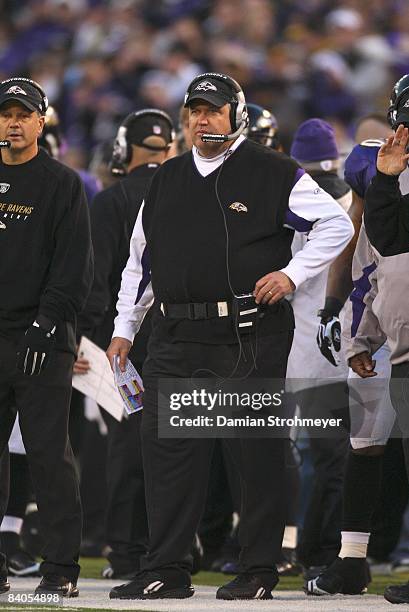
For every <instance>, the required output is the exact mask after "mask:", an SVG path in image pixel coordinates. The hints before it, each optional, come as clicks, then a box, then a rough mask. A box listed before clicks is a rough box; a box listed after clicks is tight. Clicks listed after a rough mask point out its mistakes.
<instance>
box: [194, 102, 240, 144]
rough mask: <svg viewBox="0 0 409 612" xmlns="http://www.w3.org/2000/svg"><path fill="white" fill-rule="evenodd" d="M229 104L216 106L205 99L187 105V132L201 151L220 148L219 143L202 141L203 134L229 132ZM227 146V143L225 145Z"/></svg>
mask: <svg viewBox="0 0 409 612" xmlns="http://www.w3.org/2000/svg"><path fill="white" fill-rule="evenodd" d="M229 114H230V104H225V105H224V106H221V107H218V106H213V105H212V104H210V103H209V102H206V101H205V100H194V101H193V102H192V104H191V105H190V106H189V132H190V136H191V139H192V142H193V144H194V145H195V146H196V147H197V148H198V149H199V151H200V152H201V153H202V152H204V153H206V152H209V151H213V150H217V149H220V143H204V142H203V141H202V135H203V134H230V133H231V126H230V117H229ZM227 146H228V145H227Z"/></svg>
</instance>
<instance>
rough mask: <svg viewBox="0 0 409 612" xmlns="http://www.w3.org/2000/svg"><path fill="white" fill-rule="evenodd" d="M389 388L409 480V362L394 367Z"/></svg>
mask: <svg viewBox="0 0 409 612" xmlns="http://www.w3.org/2000/svg"><path fill="white" fill-rule="evenodd" d="M389 388H390V394H391V401H392V406H393V408H394V410H395V412H396V416H397V421H398V426H399V429H400V432H401V433H402V446H403V452H404V454H405V465H406V473H407V476H408V478H409V361H404V362H403V363H399V364H397V365H393V366H392V374H391V380H390V386H389Z"/></svg>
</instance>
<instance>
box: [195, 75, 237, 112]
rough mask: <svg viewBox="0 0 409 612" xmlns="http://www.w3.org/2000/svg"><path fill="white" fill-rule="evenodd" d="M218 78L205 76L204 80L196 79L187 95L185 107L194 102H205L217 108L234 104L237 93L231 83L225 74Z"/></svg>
mask: <svg viewBox="0 0 409 612" xmlns="http://www.w3.org/2000/svg"><path fill="white" fill-rule="evenodd" d="M217 77H218V78H214V77H212V76H211V74H204V75H203V79H195V80H194V81H193V82H192V84H191V86H190V88H189V90H188V92H187V93H186V96H185V106H189V105H190V103H191V102H192V101H193V100H205V101H206V102H210V104H213V105H214V106H217V107H221V106H224V105H225V104H231V102H234V100H235V91H234V88H233V86H232V85H231V83H229V81H228V80H227V78H226V77H225V75H223V74H220V75H217ZM223 79H226V80H223Z"/></svg>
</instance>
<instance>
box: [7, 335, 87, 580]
mask: <svg viewBox="0 0 409 612" xmlns="http://www.w3.org/2000/svg"><path fill="white" fill-rule="evenodd" d="M73 360H74V357H73V355H71V354H69V353H63V352H60V351H55V353H54V354H53V356H52V360H51V361H50V363H49V365H48V367H47V369H46V370H45V371H44V372H43V373H42V374H40V375H39V376H33V377H29V376H25V375H24V374H21V373H20V372H19V371H18V370H17V369H16V367H15V363H16V348H15V345H14V344H13V343H11V342H8V341H6V340H4V339H3V338H0V364H1V367H0V455H1V454H2V453H3V451H4V449H5V447H6V445H7V443H8V440H9V437H10V433H11V430H12V427H13V424H14V420H15V417H16V414H15V408H17V410H18V413H19V420H20V428H21V433H22V437H23V441H24V446H25V448H26V451H27V457H28V461H29V465H30V471H31V476H32V480H33V486H34V491H35V495H36V499H37V505H38V509H39V515H40V521H41V530H42V532H43V534H44V537H45V545H44V549H43V551H42V556H43V557H44V561H43V563H42V564H41V572H42V574H43V575H44V574H47V573H56V574H59V575H63V576H66V577H67V578H69V579H71V580H76V579H77V577H78V574H79V569H80V568H79V565H78V563H77V561H78V555H79V547H80V540H81V504H80V497H79V489H78V482H77V476H76V473H75V469H74V463H73V454H72V450H71V446H70V443H69V439H68V416H69V406H70V398H71V382H72V366H73ZM4 506H5V502H4V500H0V509H1V510H2V514H1V516H0V519H2V518H3V514H4V510H5V508H4Z"/></svg>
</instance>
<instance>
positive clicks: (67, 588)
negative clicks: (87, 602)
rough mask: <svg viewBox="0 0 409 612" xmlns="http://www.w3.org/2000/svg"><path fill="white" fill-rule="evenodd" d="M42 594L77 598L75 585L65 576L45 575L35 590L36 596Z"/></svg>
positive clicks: (77, 592)
mask: <svg viewBox="0 0 409 612" xmlns="http://www.w3.org/2000/svg"><path fill="white" fill-rule="evenodd" d="M42 593H54V594H55V593H57V595H61V597H78V594H79V591H78V588H77V583H76V582H73V581H71V580H70V579H69V578H66V577H65V576H59V575H58V574H46V575H45V576H43V578H42V580H41V582H40V584H39V585H38V587H37V588H36V590H35V594H36V595H41V594H42Z"/></svg>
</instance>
